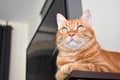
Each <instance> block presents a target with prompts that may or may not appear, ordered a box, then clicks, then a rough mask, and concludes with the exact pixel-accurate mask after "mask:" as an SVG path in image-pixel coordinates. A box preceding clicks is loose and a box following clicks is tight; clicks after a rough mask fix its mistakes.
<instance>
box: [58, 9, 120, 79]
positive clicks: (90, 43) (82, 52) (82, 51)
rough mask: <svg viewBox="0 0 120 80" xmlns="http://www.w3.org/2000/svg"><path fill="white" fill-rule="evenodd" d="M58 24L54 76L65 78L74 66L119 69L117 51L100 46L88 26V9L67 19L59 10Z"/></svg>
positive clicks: (102, 69)
mask: <svg viewBox="0 0 120 80" xmlns="http://www.w3.org/2000/svg"><path fill="white" fill-rule="evenodd" d="M57 25H58V31H57V34H56V44H57V47H58V50H59V54H58V56H57V61H56V64H57V67H58V70H57V73H56V79H57V80H64V78H65V77H67V75H68V74H69V73H70V72H71V71H73V70H83V71H95V72H116V73H119V72H120V53H118V52H111V51H107V50H104V49H102V48H101V47H100V45H99V43H98V42H97V41H96V38H95V34H94V31H93V29H92V28H91V26H92V24H91V14H90V11H89V10H87V11H85V12H84V13H83V15H82V16H81V18H79V19H74V20H67V19H66V18H65V17H64V16H63V15H61V14H59V13H58V14H57Z"/></svg>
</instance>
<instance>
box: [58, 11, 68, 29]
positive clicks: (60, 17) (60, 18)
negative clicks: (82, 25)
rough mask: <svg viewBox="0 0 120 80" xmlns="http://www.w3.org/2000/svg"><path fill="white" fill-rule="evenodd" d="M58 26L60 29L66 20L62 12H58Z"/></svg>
mask: <svg viewBox="0 0 120 80" xmlns="http://www.w3.org/2000/svg"><path fill="white" fill-rule="evenodd" d="M56 18H57V26H58V29H59V28H60V27H61V26H62V24H63V22H64V21H66V18H65V17H64V16H63V15H62V14H60V13H57V16H56Z"/></svg>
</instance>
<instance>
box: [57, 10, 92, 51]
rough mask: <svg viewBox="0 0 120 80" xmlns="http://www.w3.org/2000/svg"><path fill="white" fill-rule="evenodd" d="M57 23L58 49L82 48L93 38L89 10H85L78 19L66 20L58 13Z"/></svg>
mask: <svg viewBox="0 0 120 80" xmlns="http://www.w3.org/2000/svg"><path fill="white" fill-rule="evenodd" d="M57 25H58V31H57V35H56V44H57V46H58V48H59V49H63V50H64V49H69V50H78V49H82V48H83V47H85V46H87V45H88V44H90V41H91V40H92V39H93V38H94V32H93V30H92V28H91V25H92V24H91V14H90V11H89V10H87V11H85V12H84V13H83V14H82V16H81V17H80V18H79V19H73V20H67V19H66V18H65V17H64V16H63V15H61V14H60V13H58V14H57Z"/></svg>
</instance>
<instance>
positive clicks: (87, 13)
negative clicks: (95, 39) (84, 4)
mask: <svg viewBox="0 0 120 80" xmlns="http://www.w3.org/2000/svg"><path fill="white" fill-rule="evenodd" d="M80 19H82V20H84V21H85V23H87V24H88V25H89V26H92V19H91V13H90V11H89V10H86V11H85V12H84V13H83V14H82V17H81V18H80Z"/></svg>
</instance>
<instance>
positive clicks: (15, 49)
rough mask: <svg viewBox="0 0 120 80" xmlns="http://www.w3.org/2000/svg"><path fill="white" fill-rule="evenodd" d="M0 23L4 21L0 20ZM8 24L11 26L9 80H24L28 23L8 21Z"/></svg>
mask: <svg viewBox="0 0 120 80" xmlns="http://www.w3.org/2000/svg"><path fill="white" fill-rule="evenodd" d="M0 24H6V23H5V21H0ZM8 24H9V25H12V27H13V29H12V40H11V56H10V73H9V80H25V75H26V70H25V69H26V48H27V45H28V25H27V24H23V23H17V22H9V23H8Z"/></svg>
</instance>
